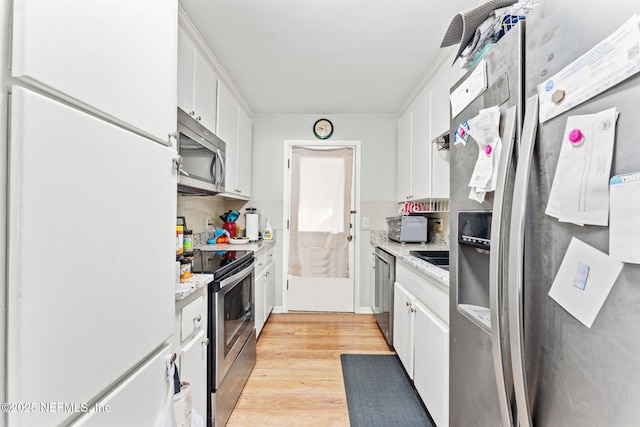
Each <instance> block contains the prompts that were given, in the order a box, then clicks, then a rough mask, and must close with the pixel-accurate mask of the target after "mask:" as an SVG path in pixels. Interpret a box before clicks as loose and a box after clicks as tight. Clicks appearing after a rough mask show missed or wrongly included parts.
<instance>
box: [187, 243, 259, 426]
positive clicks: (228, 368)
mask: <svg viewBox="0 0 640 427" xmlns="http://www.w3.org/2000/svg"><path fill="white" fill-rule="evenodd" d="M254 267H255V266H254V257H253V251H198V252H196V254H195V257H194V268H193V269H194V271H195V272H198V273H209V274H213V282H212V283H211V284H209V298H208V300H209V303H208V305H209V324H208V326H207V330H208V336H209V340H210V343H211V344H210V345H209V348H208V354H207V366H208V368H207V371H208V372H207V377H208V378H207V390H208V392H209V393H210V399H208V404H207V422H208V424H207V425H208V426H213V427H221V426H224V425H225V424H226V423H227V420H228V419H229V416H230V415H231V411H232V410H233V407H234V406H235V404H236V402H237V401H238V398H239V397H240V393H241V392H242V389H243V388H244V385H245V383H246V382H247V379H248V378H249V375H250V374H251V371H252V370H253V367H254V365H255V363H256V332H255V327H254V326H255V322H254V309H255V307H254V286H255V284H254V282H255V277H254Z"/></svg>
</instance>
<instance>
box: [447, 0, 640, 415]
mask: <svg viewBox="0 0 640 427" xmlns="http://www.w3.org/2000/svg"><path fill="white" fill-rule="evenodd" d="M635 13H638V14H640V4H639V3H638V2H635V1H622V0H614V1H609V2H584V1H577V0H563V1H562V2H553V1H548V0H546V1H543V2H542V3H540V4H539V5H538V6H537V8H536V9H535V10H534V11H533V12H532V13H531V14H530V15H529V16H527V20H526V25H523V24H522V23H520V24H518V25H517V26H516V27H515V28H514V29H512V30H511V31H509V32H508V33H507V34H506V35H505V36H504V37H503V38H502V39H501V40H500V41H499V42H498V43H497V44H496V45H495V46H494V48H493V49H492V50H491V51H490V52H489V53H488V54H487V56H486V57H485V59H486V67H487V69H486V74H487V89H486V90H485V91H484V93H483V94H482V95H480V97H478V98H477V99H475V100H474V101H473V102H472V103H471V104H470V105H468V106H467V107H466V108H465V109H464V110H463V111H462V112H461V113H459V114H457V115H456V116H455V117H453V118H452V121H451V132H452V134H453V133H454V132H455V131H456V129H457V128H458V127H459V125H460V123H462V122H464V121H465V120H468V119H470V118H472V117H474V116H476V115H477V114H478V111H479V110H481V109H483V108H488V107H492V106H495V105H499V106H500V112H501V114H500V135H501V136H502V143H503V148H502V158H501V163H500V166H499V168H498V184H497V188H496V190H495V192H493V193H488V194H487V198H486V199H485V201H484V202H482V203H478V202H476V201H472V200H469V198H468V196H469V190H470V189H469V187H468V184H469V180H470V178H471V173H472V171H473V169H474V164H475V162H476V159H477V157H478V146H477V145H476V144H475V142H473V141H472V140H470V141H469V142H468V143H467V144H466V145H464V146H463V145H455V146H453V147H452V149H451V205H450V206H451V261H450V425H451V426H465V427H466V426H491V427H493V426H500V425H503V426H504V425H521V426H528V425H534V426H554V427H555V426H581V427H583V426H640V265H637V264H624V267H623V269H622V272H621V273H620V275H619V276H618V278H617V280H616V282H615V284H614V286H613V288H612V290H611V292H610V294H609V295H608V297H607V299H606V301H605V303H604V305H603V306H602V309H601V310H600V312H599V314H598V316H597V317H596V319H595V322H594V323H593V325H592V326H591V328H588V327H586V326H585V325H583V324H582V323H581V322H579V321H578V320H577V319H576V318H574V317H573V316H572V315H571V314H569V313H568V312H567V311H566V310H565V309H564V308H562V307H561V306H560V305H558V303H557V302H556V301H554V300H553V299H552V298H551V297H550V296H549V295H548V294H549V290H550V288H551V285H552V283H553V281H554V278H555V276H556V274H557V272H558V269H559V267H560V264H561V262H562V260H563V257H564V255H565V253H566V251H567V248H568V246H569V242H570V241H571V239H572V238H573V237H576V238H578V239H580V240H582V241H583V242H585V243H587V244H588V245H590V246H592V247H594V248H596V249H598V250H600V251H602V252H604V253H609V227H606V226H592V225H585V226H578V225H574V224H571V223H566V222H559V221H558V219H556V218H553V217H551V216H548V215H546V214H545V208H546V206H547V202H548V200H549V194H550V189H551V185H552V182H553V178H554V175H555V173H556V166H557V163H558V158H559V153H560V148H561V143H562V140H563V135H564V132H565V126H566V123H567V118H568V117H569V116H573V115H582V114H592V113H598V112H601V111H603V110H606V109H609V108H612V107H616V108H617V109H618V111H619V112H620V116H619V118H618V120H617V124H616V139H615V149H614V154H613V162H612V168H611V176H613V175H620V174H625V173H631V172H637V171H640V141H639V139H640V74H636V75H634V76H631V77H630V78H628V79H626V80H625V81H623V82H622V83H620V84H618V85H616V86H614V87H613V88H611V89H608V90H606V91H605V92H603V93H601V94H599V95H596V96H594V97H593V98H591V99H590V100H588V101H587V102H584V103H583V104H580V105H578V106H576V107H574V108H572V109H570V110H568V111H566V112H565V113H563V114H560V115H558V116H557V117H555V118H552V119H550V120H548V121H545V122H544V123H541V124H540V123H538V117H537V115H536V114H537V102H538V101H537V99H535V98H534V95H536V94H537V86H538V85H539V84H541V83H543V82H544V81H545V79H547V78H549V77H550V76H553V75H555V74H556V73H558V72H559V71H561V70H562V69H564V68H565V67H566V66H567V65H569V64H571V63H573V62H574V61H575V60H576V59H578V58H579V57H581V56H582V55H583V54H585V53H586V52H588V51H589V50H590V49H591V48H593V47H594V46H596V45H597V44H598V43H600V42H601V41H602V40H604V39H605V38H607V37H608V36H609V35H610V34H612V33H613V32H614V31H615V30H617V29H618V28H619V27H620V26H622V25H623V24H624V23H625V22H626V21H627V20H628V19H629V18H631V17H632V16H633V15H634V14H635ZM637 54H638V53H637V51H635V52H634V51H630V55H637ZM471 72H472V71H470V72H469V73H467V75H466V76H465V77H463V78H462V79H461V80H460V81H459V82H458V83H457V84H456V85H454V87H453V88H452V91H454V90H455V89H456V88H457V87H458V86H460V85H461V84H463V82H464V81H465V80H466V79H467V78H468V76H469V75H470V73H471ZM529 156H530V161H529ZM638 221H640V219H638ZM520 230H522V233H520Z"/></svg>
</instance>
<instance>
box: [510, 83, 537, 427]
mask: <svg viewBox="0 0 640 427" xmlns="http://www.w3.org/2000/svg"><path fill="white" fill-rule="evenodd" d="M525 111H526V114H525V117H524V123H523V125H522V141H521V143H520V155H519V159H518V167H517V168H516V178H515V183H514V189H513V209H512V216H511V228H510V231H509V233H510V238H509V276H508V283H509V289H508V301H509V303H508V304H509V307H508V308H509V309H508V311H509V340H510V347H511V365H512V369H513V386H514V392H515V397H516V408H517V410H518V420H519V425H520V426H521V427H531V426H532V425H533V423H532V419H531V408H530V405H529V397H528V395H527V377H526V371H525V365H524V340H523V337H524V333H523V332H524V322H523V320H524V319H523V315H524V310H523V308H524V307H523V301H524V300H523V288H524V283H523V279H524V238H525V236H524V225H525V219H526V214H527V193H528V190H529V176H530V174H531V164H532V161H533V146H534V144H535V140H536V132H537V130H538V95H534V96H532V97H531V98H529V99H528V100H527V106H526V110H525Z"/></svg>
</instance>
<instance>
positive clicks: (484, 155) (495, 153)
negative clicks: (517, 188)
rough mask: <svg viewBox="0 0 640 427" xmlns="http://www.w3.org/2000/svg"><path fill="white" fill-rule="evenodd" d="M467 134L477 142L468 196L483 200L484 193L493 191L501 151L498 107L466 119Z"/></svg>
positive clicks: (481, 111) (487, 109) (479, 200)
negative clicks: (476, 156)
mask: <svg viewBox="0 0 640 427" xmlns="http://www.w3.org/2000/svg"><path fill="white" fill-rule="evenodd" d="M468 125H469V135H470V136H471V137H472V138H473V139H474V141H476V144H478V159H477V160H476V164H475V167H474V169H473V173H472V174H471V180H470V181H469V187H471V192H470V193H469V198H470V199H472V200H476V201H478V202H482V201H484V193H487V192H489V191H495V189H496V184H497V182H496V180H497V172H498V163H499V161H500V154H501V152H502V140H501V138H500V130H499V125H500V109H499V108H498V107H497V106H495V107H491V108H486V109H484V110H480V111H479V113H478V115H477V116H476V117H474V118H472V119H469V120H468Z"/></svg>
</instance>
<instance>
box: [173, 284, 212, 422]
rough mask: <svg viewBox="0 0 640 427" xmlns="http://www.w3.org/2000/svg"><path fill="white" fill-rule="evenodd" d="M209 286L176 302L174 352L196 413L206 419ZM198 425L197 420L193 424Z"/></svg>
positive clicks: (181, 377)
mask: <svg viewBox="0 0 640 427" xmlns="http://www.w3.org/2000/svg"><path fill="white" fill-rule="evenodd" d="M207 318H208V314H207V286H205V287H203V288H201V289H198V290H197V291H196V292H195V293H193V294H191V295H189V296H188V297H186V298H185V299H184V300H181V301H176V317H175V329H174V330H175V333H174V338H173V352H174V353H176V355H177V356H178V358H177V359H176V366H177V367H178V373H179V374H180V381H183V382H188V383H189V384H190V388H191V401H192V405H193V412H194V413H195V414H197V416H200V417H202V420H203V421H206V419H207V398H208V397H207V351H208V350H207V348H208V346H209V337H208V336H207ZM194 421H195V420H194Z"/></svg>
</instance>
